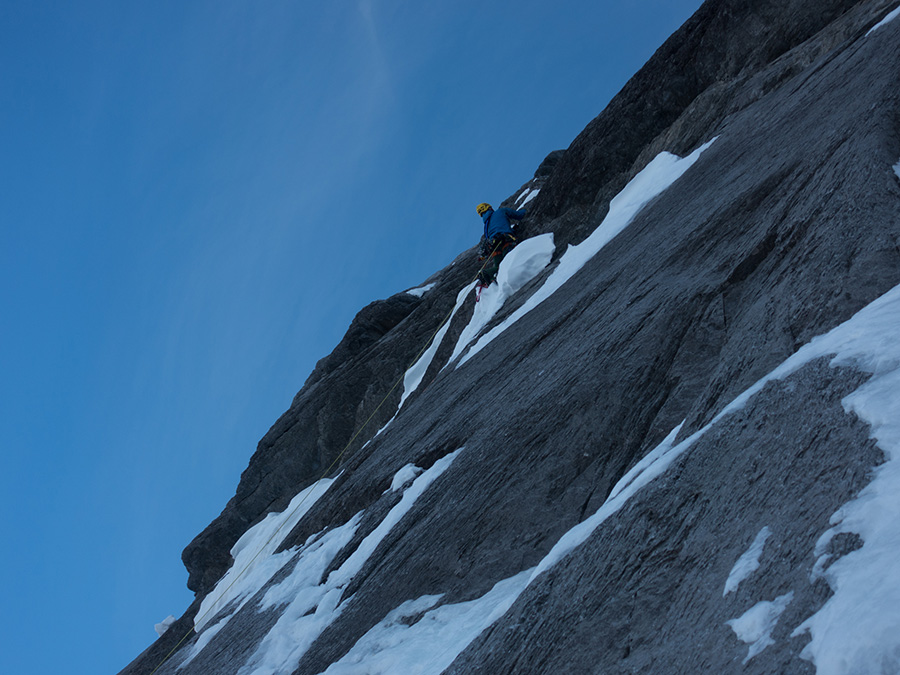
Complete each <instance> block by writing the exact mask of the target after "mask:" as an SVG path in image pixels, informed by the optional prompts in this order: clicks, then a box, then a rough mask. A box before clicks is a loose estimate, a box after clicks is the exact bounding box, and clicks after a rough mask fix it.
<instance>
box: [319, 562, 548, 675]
mask: <svg viewBox="0 0 900 675" xmlns="http://www.w3.org/2000/svg"><path fill="white" fill-rule="evenodd" d="M530 574H531V570H526V571H525V572H521V573H520V574H518V575H516V576H514V577H511V578H509V579H504V580H503V581H501V582H499V583H498V584H496V585H495V586H494V587H493V588H492V589H491V590H490V591H489V592H488V593H486V594H485V595H483V596H482V597H480V598H478V599H476V600H471V601H469V602H461V603H458V604H455V605H443V606H441V607H438V608H437V609H431V607H433V606H434V605H435V604H436V603H437V602H438V601H439V600H440V599H441V596H440V595H426V596H424V597H421V598H418V599H417V600H410V601H408V602H405V603H403V604H402V605H400V606H399V607H398V608H397V609H395V610H394V611H392V612H391V613H390V614H388V615H387V616H386V617H385V618H384V620H382V621H381V622H380V623H379V624H378V625H377V626H375V627H374V628H372V629H371V630H369V632H368V633H366V634H365V635H364V636H363V637H362V638H361V639H360V640H359V641H358V642H357V643H356V644H355V645H354V646H353V649H351V650H350V651H349V652H348V653H347V654H346V656H344V657H343V658H342V659H341V660H340V661H337V662H336V663H333V664H331V666H330V667H329V668H328V670H326V671H325V673H324V675H391V674H392V673H415V674H416V675H440V673H442V672H444V670H445V669H446V668H448V667H449V666H450V664H451V663H453V660H454V659H455V658H456V657H457V656H459V654H460V653H462V651H463V650H464V649H465V648H466V647H467V646H468V645H469V644H470V643H471V642H472V641H473V640H474V639H475V638H476V637H478V635H479V634H480V633H481V632H482V631H484V630H485V629H486V628H487V627H488V626H490V625H491V624H492V623H494V621H496V620H497V619H498V618H500V617H501V616H502V615H503V614H504V613H505V612H506V610H508V609H509V608H510V607H511V606H512V603H513V602H514V601H515V599H516V598H517V597H518V595H519V593H521V591H522V589H523V588H524V587H525V585H526V584H527V582H528V577H529V576H530ZM423 612H424V614H423V615H422V616H421V617H419V618H418V620H415V621H414V622H412V621H411V618H412V619H413V620H414V618H415V617H416V615H419V614H422V613H423ZM410 623H412V625H410Z"/></svg>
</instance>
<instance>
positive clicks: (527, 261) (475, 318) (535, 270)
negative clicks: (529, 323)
mask: <svg viewBox="0 0 900 675" xmlns="http://www.w3.org/2000/svg"><path fill="white" fill-rule="evenodd" d="M555 250H556V245H555V244H554V243H553V234H552V233H548V234H542V235H539V236H537V237H532V238H531V239H526V240H525V241H523V242H522V243H521V244H519V245H518V246H516V247H515V248H514V249H513V250H512V251H510V252H509V253H507V254H506V257H505V258H503V262H501V263H500V269H499V270H498V271H497V282H496V283H493V284H491V285H490V286H488V287H487V288H485V289H484V291H482V293H481V300H480V301H479V302H478V303H476V305H475V311H474V313H473V314H472V318H471V319H470V320H469V324H468V325H467V326H466V327H465V328H464V329H463V332H462V333H461V334H460V336H459V339H458V340H457V341H456V347H455V348H454V349H453V354H452V355H451V356H450V359H449V360H448V361H447V363H451V362H452V361H453V360H454V359H455V358H456V357H457V356H459V355H460V354H461V353H462V352H463V350H465V348H466V347H467V346H468V345H469V344H470V343H471V342H472V340H474V339H475V338H476V337H478V334H479V333H480V332H481V331H482V330H483V329H484V327H485V326H486V325H487V324H488V323H489V322H490V320H491V319H493V318H494V315H495V314H497V312H499V311H500V308H501V307H503V305H504V303H505V302H506V301H507V300H508V299H509V298H510V297H511V296H512V295H513V294H515V293H516V291H518V290H519V289H520V288H522V286H524V285H525V284H527V283H528V282H529V281H531V280H532V279H533V278H534V277H536V276H537V275H538V274H540V272H541V271H542V270H543V269H544V268H545V267H546V266H547V265H549V264H550V260H551V259H552V258H553V252H554V251H555ZM464 360H465V359H464Z"/></svg>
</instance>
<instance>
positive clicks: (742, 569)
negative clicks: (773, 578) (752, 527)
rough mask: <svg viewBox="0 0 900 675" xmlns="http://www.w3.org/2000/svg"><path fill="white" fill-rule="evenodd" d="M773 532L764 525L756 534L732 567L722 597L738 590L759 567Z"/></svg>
mask: <svg viewBox="0 0 900 675" xmlns="http://www.w3.org/2000/svg"><path fill="white" fill-rule="evenodd" d="M771 534H772V532H771V530H769V528H768V527H764V528H763V529H761V530H760V531H759V533H758V534H757V535H756V539H754V540H753V543H752V544H750V548H749V549H747V551H746V553H744V555H742V556H741V557H740V558H738V561H737V562H736V563H735V564H734V567H732V568H731V573H730V574H729V575H728V579H727V580H726V581H725V590H724V591H722V597H725V596H726V595H728V594H729V593H731V592H732V591H736V590H737V587H738V586H739V585H740V583H741V582H742V581H743V580H744V579H747V578H748V577H749V576H750V575H751V574H753V573H754V572H755V571H756V570H758V569H759V557H760V556H761V555H762V552H763V548H764V547H765V545H766V540H767V539H768V538H769V536H770V535H771Z"/></svg>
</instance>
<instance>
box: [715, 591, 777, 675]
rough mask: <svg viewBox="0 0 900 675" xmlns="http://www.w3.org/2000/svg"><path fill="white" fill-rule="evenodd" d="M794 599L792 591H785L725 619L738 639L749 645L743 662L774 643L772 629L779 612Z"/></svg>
mask: <svg viewBox="0 0 900 675" xmlns="http://www.w3.org/2000/svg"><path fill="white" fill-rule="evenodd" d="M793 599H794V592H793V591H791V592H790V593H785V594H784V595H780V596H778V597H777V598H775V599H774V600H773V601H771V602H768V601H766V602H760V603H757V604H756V605H754V606H753V607H751V608H750V609H748V610H747V611H746V612H744V613H743V614H742V615H741V616H739V617H738V618H737V619H732V620H731V621H726V622H725V623H726V624H728V625H729V626H731V630H733V631H734V634H735V635H737V637H738V640H740V641H741V642H744V643H746V644H748V645H750V649H748V650H747V656H746V658H744V663H747V662H748V661H749V660H750V659H752V658H753V657H754V656H756V655H757V654H759V653H760V652H761V651H762V650H764V649H765V648H766V647H768V646H769V645H772V644H775V640H773V639H772V631H773V630H774V628H775V625H776V624H777V623H778V619H779V618H780V617H781V614H782V613H783V612H784V610H785V609H787V606H788V605H789V604H791V600H793Z"/></svg>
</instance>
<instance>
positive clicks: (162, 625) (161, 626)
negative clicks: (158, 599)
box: [153, 614, 175, 637]
mask: <svg viewBox="0 0 900 675" xmlns="http://www.w3.org/2000/svg"><path fill="white" fill-rule="evenodd" d="M173 623H175V617H174V616H172V615H171V614H169V616H167V617H166V618H165V619H163V620H162V621H160V622H159V623H157V624H154V626H153V628H154V629H155V630H156V634H157V635H158V636H159V637H162V636H163V634H165V632H166V631H167V630H169V626H171V625H172V624H173Z"/></svg>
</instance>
